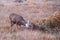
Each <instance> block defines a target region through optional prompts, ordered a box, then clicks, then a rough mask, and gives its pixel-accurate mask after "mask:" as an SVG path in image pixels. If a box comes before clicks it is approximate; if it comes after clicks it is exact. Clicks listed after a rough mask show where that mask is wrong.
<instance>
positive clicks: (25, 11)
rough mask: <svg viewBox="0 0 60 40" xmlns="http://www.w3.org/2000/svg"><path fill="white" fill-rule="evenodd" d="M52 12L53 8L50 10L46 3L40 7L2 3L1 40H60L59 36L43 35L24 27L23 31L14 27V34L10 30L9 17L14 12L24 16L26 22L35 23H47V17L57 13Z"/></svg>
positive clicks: (0, 18)
mask: <svg viewBox="0 0 60 40" xmlns="http://www.w3.org/2000/svg"><path fill="white" fill-rule="evenodd" d="M40 5H41V6H40ZM50 10H52V11H53V8H51V7H50V8H49V6H48V5H47V3H46V2H44V3H41V4H39V5H35V4H29V3H27V4H19V3H13V2H6V3H4V2H3V3H0V40H57V39H58V40H59V38H60V37H59V36H56V35H52V34H46V33H42V32H40V31H31V30H24V29H25V28H23V26H22V28H21V29H20V28H19V29H17V27H16V25H14V26H13V28H12V29H13V32H11V31H12V30H11V29H10V28H11V27H10V22H9V19H8V16H9V14H11V13H13V12H14V13H16V14H19V15H22V16H23V17H24V19H25V20H28V19H29V20H30V21H31V22H33V23H40V22H41V23H43V22H45V21H46V22H47V20H46V19H47V18H46V17H48V16H50V15H51V14H54V13H53V12H55V11H53V12H52V11H50ZM54 10H56V9H54ZM50 13H51V14H50ZM51 17H52V18H51ZM51 17H49V19H50V18H51V20H53V22H55V21H54V19H53V18H55V17H54V16H51ZM56 23H58V22H56ZM58 25H59V24H58Z"/></svg>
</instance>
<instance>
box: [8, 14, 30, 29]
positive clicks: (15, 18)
mask: <svg viewBox="0 0 60 40" xmlns="http://www.w3.org/2000/svg"><path fill="white" fill-rule="evenodd" d="M9 19H10V22H11V27H12V26H13V25H14V24H16V25H17V26H18V25H19V26H21V25H24V26H25V27H26V28H27V29H29V28H30V22H29V20H28V21H26V20H25V19H24V18H23V17H22V16H20V15H17V14H15V13H12V14H10V16H9Z"/></svg>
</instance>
